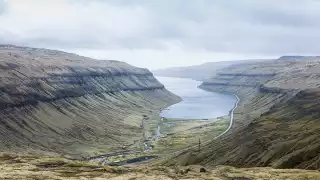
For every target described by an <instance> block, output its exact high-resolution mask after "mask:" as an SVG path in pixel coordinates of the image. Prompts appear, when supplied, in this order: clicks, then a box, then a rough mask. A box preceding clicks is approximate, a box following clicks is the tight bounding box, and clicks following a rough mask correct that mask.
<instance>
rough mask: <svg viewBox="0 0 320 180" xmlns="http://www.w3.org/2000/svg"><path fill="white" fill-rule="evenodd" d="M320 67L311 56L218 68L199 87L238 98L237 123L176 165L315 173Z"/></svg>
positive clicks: (182, 156)
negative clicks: (263, 168) (284, 169)
mask: <svg viewBox="0 0 320 180" xmlns="http://www.w3.org/2000/svg"><path fill="white" fill-rule="evenodd" d="M319 69H320V64H319V59H318V58H317V57H313V58H309V59H307V60H306V59H304V60H303V61H301V60H299V59H298V60H297V59H290V58H289V59H285V60H284V59H283V58H280V59H279V60H273V61H268V62H264V63H259V64H258V63H252V64H246V65H237V66H230V67H228V68H225V69H223V70H221V72H219V73H218V74H217V76H215V77H213V78H212V79H211V80H209V81H207V82H204V83H203V84H202V85H201V88H203V89H206V90H210V91H218V92H223V93H234V94H237V95H238V96H239V97H240V99H241V100H240V104H239V107H238V108H237V109H236V111H235V124H234V125H233V128H232V129H231V131H230V132H229V134H227V135H226V136H224V137H222V138H220V139H218V140H214V141H212V142H211V143H209V144H206V146H205V147H204V148H203V149H202V150H201V152H200V153H198V154H196V155H195V154H194V153H190V151H189V152H184V153H181V154H180V155H178V156H177V158H176V163H178V164H184V165H185V164H203V165H221V164H226V165H233V166H238V167H256V166H272V167H276V168H303V169H319V168H320V157H319V154H320V142H319V139H320V134H319V130H320V129H319V128H320V121H319V117H320V116H319V113H318V112H319V103H318V102H319V100H320V96H319V90H318V86H319V74H318V72H319ZM169 164H172V162H171V163H169Z"/></svg>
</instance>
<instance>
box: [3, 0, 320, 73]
mask: <svg viewBox="0 0 320 180" xmlns="http://www.w3.org/2000/svg"><path fill="white" fill-rule="evenodd" d="M0 43H1V44H7V43H10V44H16V45H26V46H34V47H44V48H54V49H60V50H64V51H69V52H75V53H78V54H81V55H85V56H90V57H94V58H99V59H115V60H121V61H126V62H128V63H130V64H133V65H136V66H140V67H147V68H151V69H157V68H163V67H170V66H181V65H193V64H200V63H203V62H207V61H223V60H235V59H245V58H259V57H260V58H269V57H276V56H280V55H291V54H296V55H298V54H299V55H319V54H320V1H318V0H239V1H238V0H0Z"/></svg>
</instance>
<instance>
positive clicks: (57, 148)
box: [0, 45, 179, 157]
mask: <svg viewBox="0 0 320 180" xmlns="http://www.w3.org/2000/svg"><path fill="white" fill-rule="evenodd" d="M177 101H179V98H178V97H177V96H175V95H173V94H172V93H170V92H169V91H167V90H166V89H165V88H164V86H163V85H162V84H161V83H159V82H158V81H157V80H156V79H155V78H154V77H153V75H152V73H151V72H150V71H148V70H147V69H142V68H137V67H133V66H131V65H128V64H126V63H123V62H118V61H97V60H93V59H90V58H86V57H81V56H78V55H75V54H70V53H65V52H61V51H54V50H47V49H36V48H28V47H17V46H12V45H1V46H0V150H1V151H18V152H21V151H27V152H28V151H37V152H57V153H62V154H67V155H73V156H77V157H79V156H80V155H81V156H83V155H92V154H100V153H106V152H112V151H118V150H119V149H137V148H139V142H140V143H142V141H143V140H144V138H145V137H144V134H145V133H144V132H143V127H141V124H142V120H143V119H146V118H145V117H147V116H148V115H150V114H152V113H157V112H158V111H159V110H160V109H162V108H165V107H167V106H169V105H171V104H172V103H175V102H177Z"/></svg>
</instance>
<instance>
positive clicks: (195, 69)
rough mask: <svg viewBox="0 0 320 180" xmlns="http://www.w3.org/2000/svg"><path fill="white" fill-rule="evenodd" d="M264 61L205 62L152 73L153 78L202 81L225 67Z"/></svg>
mask: <svg viewBox="0 0 320 180" xmlns="http://www.w3.org/2000/svg"><path fill="white" fill-rule="evenodd" d="M265 60H266V59H254V60H237V61H221V62H207V63H204V64H200V65H195V66H185V67H173V68H166V69H159V70H154V71H152V72H153V74H154V75H155V76H165V77H179V78H190V79H195V80H200V81H203V80H206V79H208V78H210V77H212V76H214V75H215V73H216V71H217V70H219V69H222V68H225V67H227V66H231V65H238V64H246V63H253V62H259V61H265Z"/></svg>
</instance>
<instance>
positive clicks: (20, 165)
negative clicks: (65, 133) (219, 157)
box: [0, 154, 320, 180]
mask: <svg viewBox="0 0 320 180" xmlns="http://www.w3.org/2000/svg"><path fill="white" fill-rule="evenodd" d="M0 179H16V180H20V179H25V180H43V179H46V180H67V179H68V180H79V179H80V180H103V179H108V180H133V179H148V180H174V179H194V180H196V179H201V180H202V179H207V180H318V179H320V174H319V173H318V172H315V171H307V170H298V169H291V170H285V169H272V168H234V167H230V166H217V167H214V168H210V169H209V168H205V167H202V166H199V165H194V166H184V167H175V168H171V167H164V166H156V167H148V166H139V167H112V166H98V165H96V164H92V163H88V162H83V161H70V160H66V159H64V158H58V157H42V158H40V157H39V156H36V157H35V156H32V155H28V156H21V155H20V156H16V155H12V154H11V155H10V154H2V155H0Z"/></svg>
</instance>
